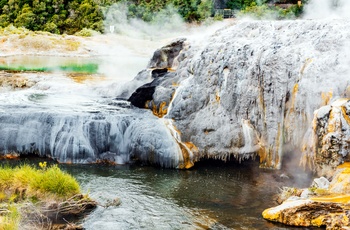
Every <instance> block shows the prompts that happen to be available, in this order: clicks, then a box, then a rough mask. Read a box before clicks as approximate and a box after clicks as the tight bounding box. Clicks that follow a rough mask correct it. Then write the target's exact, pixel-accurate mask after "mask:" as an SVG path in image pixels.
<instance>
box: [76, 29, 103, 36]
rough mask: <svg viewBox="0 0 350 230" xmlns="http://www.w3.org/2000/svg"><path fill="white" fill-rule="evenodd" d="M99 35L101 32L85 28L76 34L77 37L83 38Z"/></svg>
mask: <svg viewBox="0 0 350 230" xmlns="http://www.w3.org/2000/svg"><path fill="white" fill-rule="evenodd" d="M97 34H99V32H97V31H95V30H92V29H87V28H84V29H82V30H80V31H79V32H76V33H75V35H76V36H81V37H92V36H94V35H97Z"/></svg>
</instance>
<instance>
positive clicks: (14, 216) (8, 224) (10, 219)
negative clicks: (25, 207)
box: [0, 205, 20, 230]
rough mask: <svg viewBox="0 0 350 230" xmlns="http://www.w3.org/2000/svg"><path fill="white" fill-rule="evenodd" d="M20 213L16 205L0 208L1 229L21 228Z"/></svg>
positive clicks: (13, 229) (12, 229)
mask: <svg viewBox="0 0 350 230" xmlns="http://www.w3.org/2000/svg"><path fill="white" fill-rule="evenodd" d="M19 221H20V213H19V211H18V209H17V207H16V206H15V205H8V206H7V207H4V208H3V207H0V229H3V230H16V229H18V227H19Z"/></svg>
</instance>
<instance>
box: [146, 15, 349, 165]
mask: <svg viewBox="0 0 350 230" xmlns="http://www.w3.org/2000/svg"><path fill="white" fill-rule="evenodd" d="M348 25H349V22H347V21H342V20H338V21H337V20H333V21H318V22H317V21H311V20H309V21H303V20H298V21H253V22H252V21H250V22H248V21H238V22H236V23H235V24H233V25H231V26H228V27H226V28H224V29H221V30H219V31H217V32H216V33H215V34H213V36H211V37H210V38H208V39H206V40H204V39H203V40H202V41H201V42H200V44H198V43H195V42H193V41H188V42H187V43H188V44H189V45H187V46H186V48H185V49H183V50H182V51H181V52H180V53H179V55H178V56H177V58H176V60H177V62H178V64H177V65H176V66H177V68H176V70H175V72H174V73H172V74H173V76H172V77H171V78H168V79H171V80H168V81H167V82H165V81H164V82H162V83H161V84H159V85H158V86H156V87H155V90H154V93H153V96H152V100H150V101H149V102H148V106H145V107H148V108H150V109H151V110H153V111H158V112H159V111H160V110H161V111H162V116H164V117H166V118H168V119H172V120H174V126H175V127H176V128H177V129H178V130H179V132H180V133H181V138H182V140H183V141H186V142H191V143H193V144H194V145H195V146H196V147H197V148H198V151H199V155H198V157H199V158H215V159H222V160H227V159H230V157H233V158H237V159H246V158H249V157H254V156H259V157H260V161H261V166H262V167H269V168H279V167H280V166H281V160H282V155H283V154H294V155H296V156H297V157H300V156H301V146H302V143H303V139H308V136H305V135H307V134H308V129H309V127H310V126H311V125H312V120H313V112H314V111H315V110H316V109H318V108H319V107H320V106H323V105H327V104H329V103H331V102H332V101H333V100H335V99H336V98H338V97H343V95H344V93H345V92H346V87H347V85H348V82H347V81H346V80H345V79H347V74H346V73H347V70H348V65H347V60H348V59H347V53H346V52H345V50H346V49H344V47H346V46H347V44H348V43H347V40H348V39H349V38H350V33H348V30H347V29H346V28H347V26H348ZM158 56H159V55H155V56H154V57H156V58H157V57H158ZM162 60H163V59H162ZM162 60H160V61H159V62H157V61H154V60H153V61H152V63H164V61H162ZM173 65H174V64H173ZM161 67H165V66H163V65H161ZM174 91H175V92H174ZM148 99H149V98H148ZM148 99H147V101H148ZM147 101H146V102H147ZM146 104H147V103H146Z"/></svg>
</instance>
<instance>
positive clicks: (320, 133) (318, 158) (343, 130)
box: [304, 98, 350, 176]
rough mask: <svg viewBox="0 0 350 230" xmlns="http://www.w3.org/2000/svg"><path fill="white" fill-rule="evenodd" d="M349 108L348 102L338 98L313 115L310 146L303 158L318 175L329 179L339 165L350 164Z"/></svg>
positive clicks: (349, 101) (345, 99)
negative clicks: (347, 162)
mask: <svg viewBox="0 0 350 230" xmlns="http://www.w3.org/2000/svg"><path fill="white" fill-rule="evenodd" d="M349 106H350V100H349V99H347V98H340V99H337V100H335V101H334V102H333V103H332V104H331V105H328V106H324V107H321V108H320V109H318V110H316V111H315V115H314V119H313V124H314V125H313V128H312V131H311V132H312V135H311V136H310V137H309V143H310V144H309V147H308V148H307V149H306V150H305V152H304V154H305V155H307V156H308V158H309V159H310V160H311V161H312V162H313V164H314V168H315V171H317V173H318V174H319V175H326V176H330V175H331V173H332V172H333V170H334V169H335V168H336V167H337V166H338V165H340V164H342V163H343V162H346V161H349V160H350V156H349V154H348V153H349V150H350V141H349V140H350V116H349V113H348V108H349Z"/></svg>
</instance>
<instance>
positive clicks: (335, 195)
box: [262, 163, 350, 229]
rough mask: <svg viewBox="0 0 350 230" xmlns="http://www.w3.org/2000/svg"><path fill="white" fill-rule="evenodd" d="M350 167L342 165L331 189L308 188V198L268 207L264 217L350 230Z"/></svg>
mask: <svg viewBox="0 0 350 230" xmlns="http://www.w3.org/2000/svg"><path fill="white" fill-rule="evenodd" d="M349 166H350V165H349V163H347V164H344V165H341V166H339V167H338V169H337V171H336V172H335V175H334V177H333V180H332V181H331V183H330V186H329V188H320V187H311V188H308V189H305V190H304V191H308V196H307V197H304V196H302V195H300V197H297V196H293V197H290V198H289V199H288V200H286V201H284V202H283V203H282V204H281V205H279V206H277V207H273V208H269V209H266V210H265V211H264V212H263V213H262V215H263V217H264V218H265V219H267V220H270V221H275V222H280V223H283V224H287V225H294V226H304V227H310V226H315V227H321V226H325V227H326V228H327V229H349V227H350V221H349V220H350V205H349V202H350V195H349V182H350V168H349ZM322 180H324V178H323V179H322ZM303 194H305V193H304V192H303Z"/></svg>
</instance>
